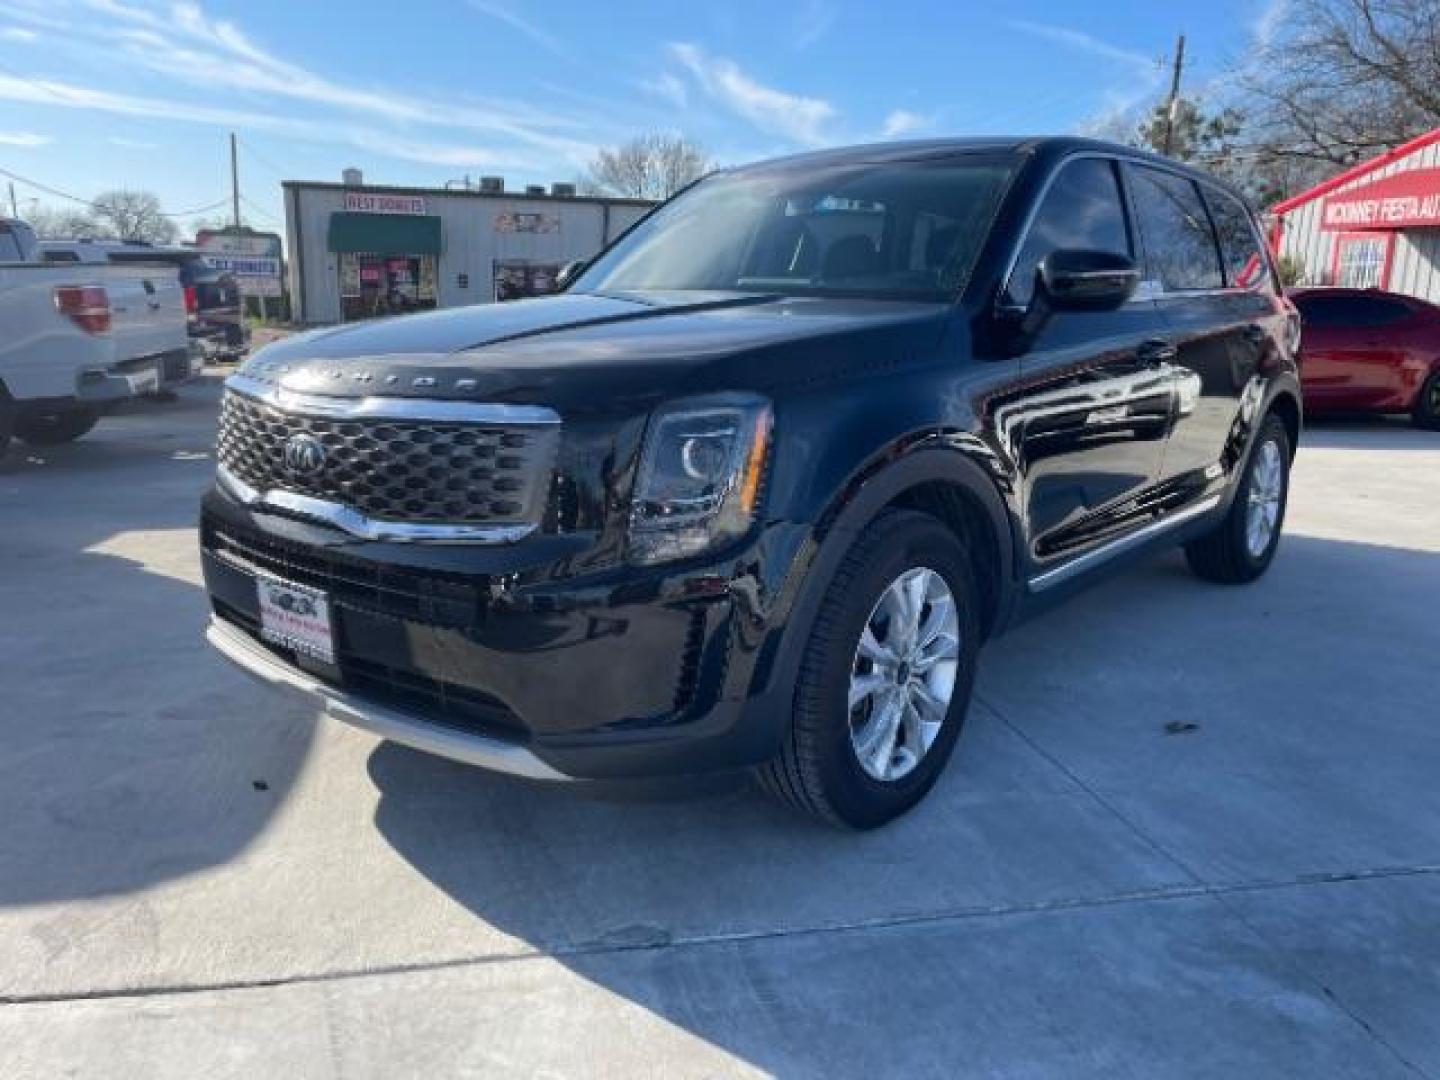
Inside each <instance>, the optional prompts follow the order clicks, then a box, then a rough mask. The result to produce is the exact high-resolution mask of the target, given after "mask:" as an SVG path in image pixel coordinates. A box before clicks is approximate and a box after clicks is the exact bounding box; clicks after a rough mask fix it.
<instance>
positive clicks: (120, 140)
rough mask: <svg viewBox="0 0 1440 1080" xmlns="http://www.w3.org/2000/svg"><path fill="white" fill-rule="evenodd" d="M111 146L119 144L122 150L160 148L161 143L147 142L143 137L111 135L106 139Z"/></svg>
mask: <svg viewBox="0 0 1440 1080" xmlns="http://www.w3.org/2000/svg"><path fill="white" fill-rule="evenodd" d="M105 141H106V142H108V143H109V144H110V145H111V146H118V147H120V148H121V149H122V150H158V149H160V144H159V143H153V142H146V141H145V140H143V139H127V138H125V137H124V136H122V135H111V136H109V137H108V138H106V140H105Z"/></svg>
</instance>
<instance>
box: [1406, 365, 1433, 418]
mask: <svg viewBox="0 0 1440 1080" xmlns="http://www.w3.org/2000/svg"><path fill="white" fill-rule="evenodd" d="M1410 415H1411V419H1413V420H1414V421H1415V426H1416V427H1422V428H1425V429H1426V430H1428V431H1440V371H1437V372H1435V373H1434V374H1432V375H1431V376H1430V378H1428V379H1426V380H1425V385H1424V386H1422V387H1420V393H1419V394H1417V395H1416V396H1415V409H1414V411H1413V412H1412V413H1411V414H1410Z"/></svg>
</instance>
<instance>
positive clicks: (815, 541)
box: [747, 433, 1017, 740]
mask: <svg viewBox="0 0 1440 1080" xmlns="http://www.w3.org/2000/svg"><path fill="white" fill-rule="evenodd" d="M992 468H993V466H992V464H991V463H990V462H989V461H988V460H987V458H986V451H985V450H984V449H983V444H981V443H980V442H979V440H978V439H974V438H973V437H972V436H963V435H959V436H944V435H941V434H939V433H933V434H922V435H914V436H910V437H908V438H906V439H904V440H902V441H900V442H898V443H896V444H893V445H891V446H888V447H887V448H886V449H885V450H883V451H881V452H879V453H877V454H874V455H872V456H871V457H869V458H868V459H867V460H866V461H865V462H864V463H863V464H862V465H860V466H859V467H858V468H856V469H854V470H853V471H852V473H851V474H850V475H849V476H848V477H847V478H846V480H845V482H844V483H842V484H840V485H838V487H837V490H835V491H834V492H832V494H831V498H830V499H829V500H828V502H827V504H826V506H825V508H824V510H823V512H822V513H820V514H819V515H818V516H817V520H816V522H815V524H814V525H813V526H812V527H811V528H810V529H809V530H808V533H807V535H805V536H804V538H803V539H802V540H801V541H800V542H799V543H798V544H797V550H796V551H795V553H794V555H793V557H792V558H791V559H790V560H789V564H788V567H787V569H786V572H785V574H784V576H783V580H782V581H781V582H780V584H779V587H778V590H777V592H776V595H775V600H774V603H773V604H772V605H771V606H770V615H771V618H770V619H769V621H768V627H767V631H766V635H765V639H764V641H763V642H762V643H761V645H760V648H759V650H758V654H757V657H756V662H755V665H754V668H753V669H752V671H751V673H750V679H749V687H748V694H747V696H748V697H749V699H750V707H749V709H748V710H747V712H748V713H749V714H750V715H751V716H752V717H754V718H755V721H756V722H757V723H764V724H766V725H767V726H768V727H769V728H770V729H771V732H772V733H773V735H774V738H775V739H777V740H778V738H779V737H780V735H781V733H783V731H784V730H785V725H786V724H787V723H788V722H789V717H790V713H791V707H792V699H793V695H794V689H795V681H796V678H797V677H798V673H799V667H800V661H801V658H802V655H803V652H804V648H805V643H806V642H807V641H808V640H809V638H810V632H811V629H812V627H813V626H814V622H815V618H816V616H817V615H818V613H819V610H820V605H821V603H822V602H823V600H824V599H825V596H826V591H827V589H828V587H829V584H830V582H831V580H832V579H833V578H834V575H835V572H836V570H837V569H838V568H839V565H840V562H841V560H842V559H843V558H844V557H845V553H846V552H847V551H849V549H850V547H851V545H852V544H853V543H854V542H855V538H856V537H857V536H858V535H859V534H860V532H861V530H863V529H864V528H865V526H866V525H868V524H869V523H870V522H871V521H873V520H874V519H875V518H876V516H878V515H879V514H880V513H881V511H883V510H884V509H885V508H886V507H887V506H889V505H891V504H893V503H894V502H895V501H896V500H897V499H899V498H900V497H901V496H903V495H904V494H905V493H906V492H907V491H910V490H912V489H914V488H917V487H919V486H921V485H924V484H931V483H937V482H938V483H945V484H951V485H954V486H956V487H958V488H960V489H962V490H963V491H964V492H965V494H966V495H968V496H969V497H970V499H971V501H972V502H973V504H974V505H976V506H978V507H980V508H981V512H982V513H983V514H984V515H985V518H986V520H987V523H988V525H989V527H990V529H991V530H992V532H993V533H994V535H995V537H996V539H997V544H996V549H997V550H996V574H997V577H998V579H999V580H998V582H997V583H996V584H997V592H998V597H997V611H996V618H995V620H994V625H995V627H996V628H997V629H998V628H999V627H1001V626H1003V625H1004V624H1005V622H1007V621H1008V620H1009V618H1010V616H1011V613H1012V612H1013V610H1014V608H1015V604H1016V599H1017V590H1016V582H1015V565H1016V563H1015V551H1016V544H1015V535H1016V533H1015V529H1016V527H1017V526H1016V524H1015V520H1014V516H1013V514H1012V513H1011V512H1010V510H1009V508H1008V507H1007V504H1006V501H1005V499H1004V498H1003V497H1002V495H1001V492H1000V488H999V487H998V486H997V483H996V480H995V478H994V476H993V473H992V471H991V470H992Z"/></svg>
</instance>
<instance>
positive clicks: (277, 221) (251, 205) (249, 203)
mask: <svg viewBox="0 0 1440 1080" xmlns="http://www.w3.org/2000/svg"><path fill="white" fill-rule="evenodd" d="M240 201H241V202H242V203H244V204H245V205H246V206H248V207H249V208H250V209H251V211H253V212H254V213H256V214H259V215H260V216H261V217H263V218H266V219H267V220H269V221H273V222H275V224H277V225H278V224H280V219H279V218H278V217H276V216H275V215H274V214H272V213H271V212H270V211H269V210H266V209H264V208H263V207H260V206H256V205H255V203H253V202H252V201H251V200H250V197H249V196H248V195H246V194H245V193H244V192H241V193H240Z"/></svg>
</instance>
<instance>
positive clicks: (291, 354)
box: [245, 292, 946, 412]
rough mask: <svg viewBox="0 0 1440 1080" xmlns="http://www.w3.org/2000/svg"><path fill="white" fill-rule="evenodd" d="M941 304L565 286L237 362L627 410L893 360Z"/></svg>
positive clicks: (345, 331) (265, 371)
mask: <svg viewBox="0 0 1440 1080" xmlns="http://www.w3.org/2000/svg"><path fill="white" fill-rule="evenodd" d="M945 310H946V308H945V307H944V306H943V305H939V304H927V303H911V302H900V301H895V302H881V301H856V300H836V299H819V298H815V299H811V298H794V297H790V298H778V297H771V296H764V295H754V294H736V293H690V292H687V293H646V294H634V295H628V294H627V295H626V296H624V297H612V296H595V295H564V296H558V297H549V298H545V299H540V300H523V301H515V302H511V303H506V304H491V305H486V306H484V307H473V308H465V309H458V310H449V311H444V312H437V313H433V314H425V315H416V316H409V317H405V318H398V319H388V320H385V321H383V322H377V323H371V324H367V325H351V326H345V327H340V328H337V329H335V330H324V331H318V332H313V333H309V334H300V335H297V336H296V337H294V338H291V339H289V340H286V341H282V342H278V343H276V344H274V345H272V346H270V347H269V348H267V349H265V350H264V351H263V353H261V354H258V355H257V356H256V357H255V359H254V360H252V361H251V363H250V364H249V365H247V367H246V369H245V370H246V371H247V373H248V374H252V375H255V376H257V377H260V378H266V379H271V380H280V381H283V383H284V384H285V385H286V386H289V387H291V388H293V389H296V390H304V391H307V392H311V393H323V394H330V395H336V396H368V395H375V394H383V395H388V396H401V397H427V398H457V399H466V400H474V401H507V402H517V403H533V404H546V405H550V406H552V407H555V408H559V409H561V410H562V411H566V412H574V411H579V412H591V411H601V410H603V411H606V412H611V411H623V410H626V409H629V408H634V407H645V406H647V404H648V403H649V402H650V401H652V400H654V399H657V398H658V397H661V396H666V395H671V394H674V393H675V392H677V391H678V392H692V391H693V392H700V391H703V390H707V389H731V388H736V387H742V386H743V387H748V388H753V389H763V388H764V387H765V386H767V385H773V384H776V383H779V382H785V381H793V380H807V381H808V380H811V379H816V378H824V377H826V376H828V375H834V374H839V373H840V372H842V371H844V370H853V369H854V366H855V365H856V364H866V363H890V362H894V361H895V360H896V359H897V358H899V357H901V356H904V355H908V354H912V353H913V352H914V351H915V350H917V349H920V348H924V347H929V346H930V345H932V344H933V343H934V340H935V336H936V335H938V333H939V331H940V326H941V320H942V318H943V315H944V312H945ZM907 331H908V332H907ZM867 338H868V339H870V340H868V341H867Z"/></svg>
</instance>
